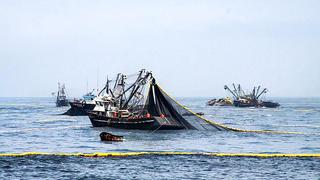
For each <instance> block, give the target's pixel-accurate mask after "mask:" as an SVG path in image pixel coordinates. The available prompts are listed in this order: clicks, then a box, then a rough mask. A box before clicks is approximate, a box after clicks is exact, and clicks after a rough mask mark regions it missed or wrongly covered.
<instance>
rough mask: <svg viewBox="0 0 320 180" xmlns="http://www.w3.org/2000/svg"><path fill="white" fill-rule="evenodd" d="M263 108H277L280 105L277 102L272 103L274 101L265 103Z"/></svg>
mask: <svg viewBox="0 0 320 180" xmlns="http://www.w3.org/2000/svg"><path fill="white" fill-rule="evenodd" d="M262 106H264V107H267V108H277V107H279V106H280V104H279V103H277V102H272V101H263V102H262Z"/></svg>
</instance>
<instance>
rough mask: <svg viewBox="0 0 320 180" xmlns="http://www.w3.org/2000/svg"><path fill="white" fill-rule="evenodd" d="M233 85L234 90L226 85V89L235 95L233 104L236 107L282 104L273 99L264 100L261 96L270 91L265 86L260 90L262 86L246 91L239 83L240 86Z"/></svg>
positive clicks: (277, 105)
mask: <svg viewBox="0 0 320 180" xmlns="http://www.w3.org/2000/svg"><path fill="white" fill-rule="evenodd" d="M232 85H233V90H231V89H230V88H229V87H228V86H224V89H225V90H228V91H229V92H230V93H231V94H232V95H233V97H234V100H233V105H234V106H235V107H267V108H276V107H279V106H280V104H279V103H277V102H273V101H264V100H261V99H260V97H261V96H262V95H263V94H266V93H267V92H268V90H267V88H264V89H263V90H262V91H260V89H261V86H258V87H254V88H253V90H252V91H251V92H249V93H245V92H244V90H243V89H242V88H241V85H240V84H239V85H238V87H236V86H235V84H232Z"/></svg>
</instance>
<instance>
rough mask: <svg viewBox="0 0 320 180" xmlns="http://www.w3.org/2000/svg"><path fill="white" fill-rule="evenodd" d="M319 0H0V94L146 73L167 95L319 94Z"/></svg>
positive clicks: (72, 91) (82, 86) (43, 91)
mask: <svg viewBox="0 0 320 180" xmlns="http://www.w3.org/2000/svg"><path fill="white" fill-rule="evenodd" d="M319 9H320V1H318V0H314V1H312V0H296V1H295V0H281V1H279V0H259V1H257V0H241V1H240V0H239V1H235V0H232V1H229V0H221V1H215V0H207V1H206V0H157V1H152V0H141V1H139V0H135V1H133V0H127V1H124V0H114V1H108V0H86V1H85V0H45V1H44V0H28V1H25V0H0V97H4V96H14V97H20V96H27V97H33V96H41V97H47V96H50V95H51V92H53V91H55V90H56V89H57V82H58V81H60V82H65V83H66V86H67V89H68V93H69V95H70V96H80V95H82V94H84V93H85V91H86V84H87V81H88V82H89V86H90V88H95V87H96V84H97V83H96V81H97V70H98V69H99V84H100V86H101V85H102V84H103V83H104V81H105V79H106V77H107V75H109V76H114V75H115V74H116V73H118V72H127V73H129V74H132V73H134V72H137V71H139V69H141V68H146V69H148V70H151V71H153V73H154V76H155V77H156V78H157V80H158V82H159V83H160V84H161V85H162V86H163V88H164V89H166V90H167V91H168V92H169V93H171V94H172V95H174V96H202V97H205V96H206V97H207V96H225V95H227V93H226V92H225V91H224V89H223V86H224V85H225V84H231V83H233V82H235V83H241V84H242V85H243V86H245V87H247V88H246V89H250V88H251V87H252V86H254V85H263V86H265V87H267V88H268V89H269V93H268V96H272V97H274V96H286V97H288V96H293V97H311V96H318V97H319V96H320V10H319Z"/></svg>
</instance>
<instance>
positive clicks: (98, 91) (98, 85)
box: [97, 62, 99, 93]
mask: <svg viewBox="0 0 320 180" xmlns="http://www.w3.org/2000/svg"><path fill="white" fill-rule="evenodd" d="M97 93H99V63H98V62H97Z"/></svg>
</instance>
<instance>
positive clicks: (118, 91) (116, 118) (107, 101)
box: [88, 69, 228, 130]
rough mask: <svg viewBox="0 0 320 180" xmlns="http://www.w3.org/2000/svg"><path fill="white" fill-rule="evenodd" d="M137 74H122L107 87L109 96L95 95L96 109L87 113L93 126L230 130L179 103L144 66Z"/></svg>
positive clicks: (141, 128)
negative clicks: (130, 80)
mask: <svg viewBox="0 0 320 180" xmlns="http://www.w3.org/2000/svg"><path fill="white" fill-rule="evenodd" d="M136 76H137V77H136V78H135V79H134V80H133V82H129V81H128V78H129V76H127V75H124V74H121V73H119V74H118V75H117V78H116V80H115V81H114V86H113V88H111V86H109V85H108V86H106V87H107V89H106V91H107V92H109V93H108V96H104V97H99V98H96V106H95V108H94V109H93V111H91V112H89V113H88V114H89V118H90V121H91V123H92V125H93V126H94V127H105V126H108V127H113V128H120V129H139V130H182V129H185V130H186V129H192V130H201V129H207V130H212V129H214V130H226V129H228V128H226V127H224V126H221V125H218V124H213V123H209V122H208V121H206V120H204V119H203V118H202V117H201V116H200V115H198V114H196V113H194V112H192V111H190V110H189V109H187V108H185V107H184V106H182V105H181V104H179V103H178V102H176V101H175V100H174V99H173V98H171V97H170V96H169V95H168V94H167V93H165V92H164V91H163V90H162V89H161V88H160V87H159V85H158V84H157V83H156V80H155V78H154V77H153V75H152V73H151V72H148V71H146V70H144V69H143V70H141V71H140V72H139V73H138V74H137V75H136ZM146 89H148V90H146Z"/></svg>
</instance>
